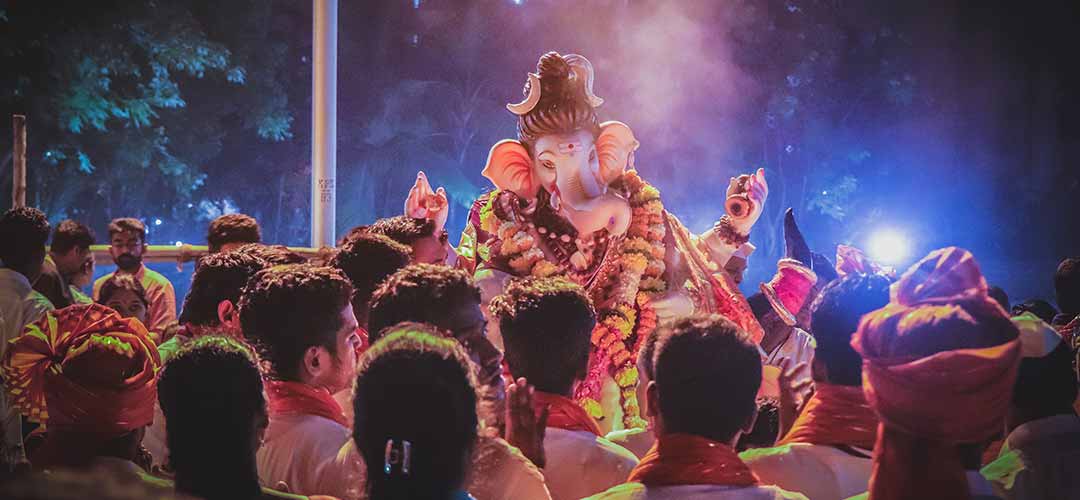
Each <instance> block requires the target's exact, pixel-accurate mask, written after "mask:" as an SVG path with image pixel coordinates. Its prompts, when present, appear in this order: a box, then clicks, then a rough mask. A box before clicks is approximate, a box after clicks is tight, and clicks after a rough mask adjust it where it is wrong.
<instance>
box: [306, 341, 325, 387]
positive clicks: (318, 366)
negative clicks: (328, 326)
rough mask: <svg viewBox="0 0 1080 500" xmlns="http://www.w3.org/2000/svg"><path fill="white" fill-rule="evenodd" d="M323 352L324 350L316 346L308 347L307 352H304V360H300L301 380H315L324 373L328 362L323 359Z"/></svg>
mask: <svg viewBox="0 0 1080 500" xmlns="http://www.w3.org/2000/svg"><path fill="white" fill-rule="evenodd" d="M325 351H326V349H324V348H323V347H321V346H317V345H313V346H311V347H308V348H307V350H306V351H304V358H303V360H301V362H302V363H303V366H302V367H301V378H302V379H303V381H304V382H311V381H313V380H316V379H318V378H320V376H321V375H322V374H323V372H325V371H326V369H327V368H328V365H329V361H330V360H329V359H326V358H324V357H323V353H325Z"/></svg>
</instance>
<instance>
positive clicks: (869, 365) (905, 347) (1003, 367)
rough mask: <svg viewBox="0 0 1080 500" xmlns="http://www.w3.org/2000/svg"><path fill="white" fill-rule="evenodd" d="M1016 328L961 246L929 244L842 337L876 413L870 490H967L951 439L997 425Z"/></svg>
mask: <svg viewBox="0 0 1080 500" xmlns="http://www.w3.org/2000/svg"><path fill="white" fill-rule="evenodd" d="M1017 336H1018V331H1017V329H1016V326H1014V325H1013V323H1012V322H1011V321H1009V318H1008V316H1007V314H1006V313H1005V311H1004V310H1003V309H1001V307H1000V306H998V305H997V303H996V302H995V301H994V300H993V299H991V298H990V297H989V296H988V295H987V286H986V280H984V279H983V276H982V273H981V272H980V271H979V267H978V264H977V263H976V262H975V259H974V257H972V255H971V253H970V252H968V251H966V250H962V249H959V248H955V247H952V248H945V249H942V250H936V251H934V252H932V253H931V254H930V255H928V256H927V257H926V258H924V259H923V260H921V261H920V262H919V263H917V264H915V265H914V266H912V267H911V269H909V270H908V271H907V272H906V273H904V276H903V277H901V278H900V281H898V282H897V283H895V284H894V285H893V287H892V291H891V298H890V301H889V304H888V305H886V306H885V307H884V308H882V309H879V310H877V311H874V312H872V313H870V314H867V315H866V316H864V317H863V319H862V321H861V322H860V324H859V329H858V331H857V332H856V333H855V336H854V337H853V339H852V342H851V343H852V346H853V347H854V348H855V350H856V351H858V352H859V353H860V354H861V355H862V357H863V390H864V391H865V392H866V397H867V400H868V401H869V402H870V404H871V406H872V407H873V408H874V410H875V412H876V413H877V414H878V416H879V417H880V418H881V426H880V427H879V428H878V438H877V443H876V445H875V448H874V471H873V475H872V476H871V480H870V498H871V499H875V500H883V499H900V498H957V499H964V498H968V497H969V494H968V486H967V480H966V478H965V476H964V468H963V465H962V463H961V462H960V456H959V452H958V450H957V448H956V445H958V444H971V443H979V442H983V441H987V440H989V439H992V438H993V437H995V436H996V435H997V434H999V433H1000V432H1001V431H1002V429H1003V425H1004V417H1005V412H1006V410H1007V409H1008V405H1009V402H1010V400H1011V397H1012V388H1013V384H1014V382H1015V378H1016V370H1017V367H1018V365H1019V362H1020V341H1019V339H1018V338H1017Z"/></svg>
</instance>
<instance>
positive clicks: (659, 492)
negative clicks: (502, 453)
mask: <svg viewBox="0 0 1080 500" xmlns="http://www.w3.org/2000/svg"><path fill="white" fill-rule="evenodd" d="M806 498H807V497H805V496H803V495H802V494H800V493H791V492H789V491H784V490H782V489H780V488H777V487H775V486H718V485H712V484H693V485H687V486H661V487H657V488H648V487H646V486H645V485H643V484H641V483H626V484H622V485H619V486H616V487H614V488H611V489H610V490H607V491H605V492H603V493H601V494H599V495H595V496H591V497H589V498H588V499H587V500H788V499H790V500H806ZM814 500H817V499H814Z"/></svg>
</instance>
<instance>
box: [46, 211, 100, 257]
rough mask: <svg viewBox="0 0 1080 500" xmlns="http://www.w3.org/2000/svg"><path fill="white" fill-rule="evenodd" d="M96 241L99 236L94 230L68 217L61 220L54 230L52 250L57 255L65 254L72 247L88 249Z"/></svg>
mask: <svg viewBox="0 0 1080 500" xmlns="http://www.w3.org/2000/svg"><path fill="white" fill-rule="evenodd" d="M96 242H97V238H96V237H95V236H94V231H93V230H91V229H90V228H89V227H87V226H86V225H84V224H81V223H79V222H76V221H73V220H71V219H67V220H64V221H60V223H59V224H57V225H56V229H54V230H53V235H52V246H51V247H50V250H51V251H52V252H53V253H55V254H57V255H63V254H66V253H68V252H70V251H71V249H72V248H87V249H88V248H90V245H93V244H94V243H96Z"/></svg>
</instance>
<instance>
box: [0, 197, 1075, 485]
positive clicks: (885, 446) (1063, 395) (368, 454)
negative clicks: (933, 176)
mask: <svg viewBox="0 0 1080 500" xmlns="http://www.w3.org/2000/svg"><path fill="white" fill-rule="evenodd" d="M786 230H787V231H788V234H787V235H786V236H788V238H787V240H788V243H789V252H788V255H787V258H785V259H784V260H782V261H780V262H779V263H778V267H777V275H776V278H774V279H773V280H772V281H770V282H769V283H765V284H762V286H761V287H760V288H761V290H762V292H761V293H758V294H754V295H751V296H750V297H747V303H748V304H749V306H750V309H752V311H753V315H754V318H755V319H756V320H757V323H758V324H759V325H760V327H761V330H762V332H763V336H761V337H760V338H757V337H755V334H754V333H753V332H751V331H748V330H747V329H746V328H744V327H743V326H740V325H739V324H737V323H736V322H733V321H731V320H730V319H729V318H726V317H724V316H722V315H717V314H711V315H710V314H693V313H690V314H685V315H683V316H682V317H679V318H676V319H675V320H673V321H669V322H666V323H665V324H662V325H660V326H659V327H658V328H656V329H654V330H652V331H650V332H649V334H648V335H646V336H645V337H644V338H641V339H639V340H638V348H637V351H636V352H635V353H634V357H633V362H634V365H633V366H634V368H635V370H636V374H637V377H638V379H637V383H636V385H634V386H632V387H630V388H629V389H627V390H630V391H634V392H635V394H636V400H637V401H639V402H640V409H639V413H640V414H639V415H635V416H634V417H640V419H641V421H643V422H647V425H644V426H637V427H634V426H616V427H617V428H615V429H614V430H611V427H612V426H611V423H610V422H606V423H605V422H601V421H598V420H597V418H596V417H595V416H594V415H592V414H590V412H589V411H587V409H586V408H584V407H583V406H582V404H581V402H580V401H578V400H576V399H575V389H576V388H577V387H578V386H579V385H580V384H581V383H583V381H584V380H585V379H586V378H587V375H588V372H589V370H590V359H591V358H590V353H591V351H592V349H594V348H595V347H594V346H595V343H594V339H592V338H591V336H592V335H593V333H594V331H595V330H596V326H597V324H598V321H599V320H600V318H598V313H597V310H596V309H595V307H594V304H593V303H592V301H591V300H590V297H589V295H588V294H587V293H585V290H584V289H583V288H582V287H581V286H580V285H578V284H576V283H574V282H572V281H570V280H567V279H565V278H562V277H558V276H552V277H527V278H520V279H514V280H511V281H509V282H508V283H507V284H506V285H505V287H503V288H502V289H501V290H500V291H499V293H498V294H497V296H495V297H494V298H493V299H491V300H484V299H482V293H481V289H480V286H479V285H478V284H477V283H476V282H474V279H473V275H472V273H470V272H468V271H466V270H463V269H460V266H456V265H455V263H454V256H455V251H454V249H453V248H451V247H450V245H449V242H448V241H447V240H448V238H447V236H446V234H445V231H443V230H442V229H441V224H436V223H433V222H432V221H431V220H428V219H424V218H422V217H421V218H414V217H408V216H399V217H393V218H389V219H383V220H379V221H376V222H374V223H372V224H371V225H368V226H361V227H358V228H356V229H354V230H352V231H350V232H349V233H348V234H347V235H346V236H345V237H343V238H342V240H341V241H340V242H339V244H338V246H337V248H335V249H333V251H332V252H330V253H328V254H322V255H320V256H319V257H316V258H314V259H309V258H305V257H304V256H301V255H298V254H296V253H293V252H291V251H290V250H289V249H287V248H285V247H282V246H275V245H267V244H264V243H262V242H261V234H260V230H259V225H258V223H257V221H256V220H255V219H254V218H252V217H249V216H246V215H242V214H231V215H225V216H222V217H220V218H218V219H217V220H215V221H213V222H212V223H211V224H210V227H209V231H208V235H207V244H208V248H209V254H207V255H205V256H203V257H201V258H200V259H199V260H198V262H197V264H196V266H195V271H194V274H193V276H192V281H191V286H190V291H189V293H188V294H187V296H186V297H183V298H182V306H181V307H180V309H179V313H180V314H179V315H178V314H177V312H178V311H177V300H176V299H177V298H176V297H175V292H174V289H173V286H172V284H171V283H169V281H168V280H167V279H166V278H165V277H163V276H162V275H161V274H159V273H156V272H154V271H152V270H150V269H148V268H147V267H146V265H145V264H144V263H143V254H144V252H145V250H146V229H145V226H144V225H143V224H142V223H141V222H140V221H139V220H137V219H131V218H122V219H116V220H114V221H112V223H110V224H109V226H108V241H107V243H108V245H109V254H110V255H111V257H112V260H113V262H114V263H115V264H116V271H115V272H113V273H109V274H107V275H105V276H102V277H101V278H99V279H98V280H96V281H95V282H94V283H93V286H92V292H91V293H90V294H89V295H87V294H85V293H84V289H85V288H86V287H88V286H89V285H90V281H91V278H92V276H93V269H94V260H93V254H92V253H91V252H90V246H91V245H93V244H95V243H96V238H95V235H94V232H93V231H91V230H90V229H89V228H88V227H87V226H86V225H84V224H81V223H79V222H76V221H71V220H66V221H63V222H61V223H60V224H58V225H56V227H55V228H52V227H51V226H50V224H49V222H48V221H47V219H46V217H45V215H44V214H43V213H42V212H40V211H39V210H37V209H34V208H16V209H12V210H9V211H7V212H6V213H4V214H3V216H2V217H0V260H2V263H3V267H2V268H0V341H2V342H0V376H2V379H3V384H4V389H5V390H4V391H0V417H2V420H0V424H2V427H0V430H2V433H0V444H2V449H0V497H3V498H11V499H46V498H48V499H61V498H63V499H66V498H109V499H127V498H203V499H208V500H218V499H255V498H340V499H361V498H370V499H374V500H381V499H469V498H474V499H477V500H495V499H524V500H532V499H536V500H545V499H554V500H576V499H581V498H591V499H780V498H784V499H789V498H790V499H797V498H810V499H815V500H816V499H824V500H829V499H846V498H853V497H868V498H871V499H874V500H883V499H886V500H887V499H966V498H971V499H983V498H1008V499H1067V498H1080V479H1076V478H1075V475H1074V474H1071V472H1070V471H1071V466H1072V464H1071V459H1072V458H1073V457H1075V456H1080V417H1078V416H1077V411H1076V408H1078V407H1080V404H1078V398H1077V372H1076V352H1077V349H1076V343H1077V342H1076V332H1077V329H1078V326H1080V259H1077V258H1069V259H1065V260H1064V261H1062V262H1061V264H1060V266H1059V267H1058V269H1057V273H1056V275H1055V276H1054V286H1055V289H1056V293H1057V296H1056V303H1057V307H1058V308H1060V310H1059V309H1056V308H1055V307H1054V306H1053V305H1051V303H1050V302H1048V301H1046V300H1042V299H1031V300H1027V301H1024V302H1022V303H1019V304H1017V305H1015V306H1012V307H1011V306H1010V304H1009V299H1008V297H1007V296H1006V295H1005V294H1004V291H1003V290H1001V289H1000V288H996V287H991V286H989V285H988V284H987V282H986V280H985V278H984V277H983V276H982V274H981V272H980V270H979V267H978V264H977V263H976V261H975V258H974V256H973V255H972V254H971V253H969V252H967V251H965V250H963V249H959V248H946V249H941V250H937V251H934V252H932V253H930V254H929V255H927V256H926V257H925V258H923V259H922V260H920V261H919V262H917V263H916V264H914V265H913V266H912V267H911V268H910V269H908V270H907V271H906V272H903V273H900V274H899V276H897V274H896V273H895V272H892V271H891V270H889V269H885V268H882V267H880V266H877V265H876V264H874V263H873V262H871V261H870V260H869V259H867V258H866V257H865V256H864V255H862V254H861V253H860V252H859V251H858V250H857V249H854V248H850V247H841V248H840V250H839V251H838V255H837V259H836V260H837V261H836V262H835V264H834V263H832V262H829V261H828V260H827V259H824V258H823V257H821V256H820V255H818V254H813V253H810V252H808V250H806V249H805V248H804V247H805V242H804V241H802V239H801V235H800V234H799V233H798V231H797V227H796V226H794V221H793V219H792V218H791V217H790V215H789V218H788V224H787V225H786ZM50 237H51V241H50ZM806 269H813V271H812V273H811V274H812V275H813V277H814V279H813V280H810V281H809V282H808V281H807V280H806V279H805V278H806V276H808V274H807V272H806V271H805V270H806Z"/></svg>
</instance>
